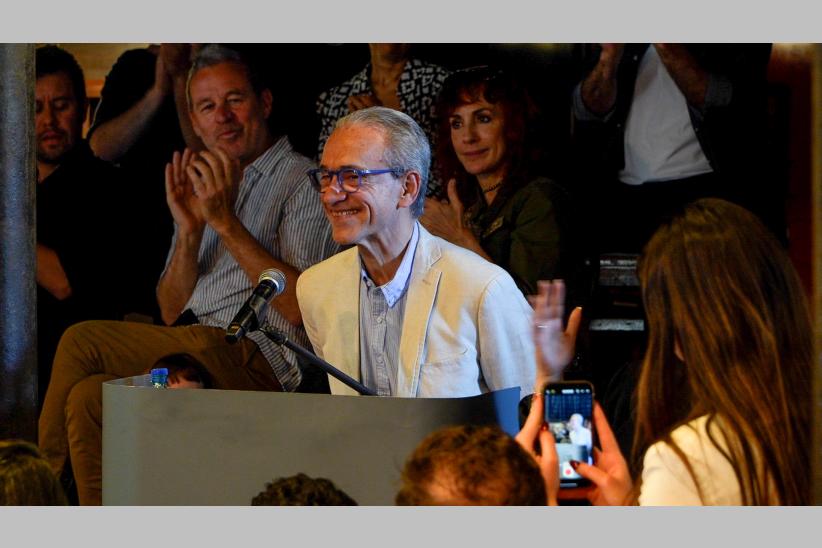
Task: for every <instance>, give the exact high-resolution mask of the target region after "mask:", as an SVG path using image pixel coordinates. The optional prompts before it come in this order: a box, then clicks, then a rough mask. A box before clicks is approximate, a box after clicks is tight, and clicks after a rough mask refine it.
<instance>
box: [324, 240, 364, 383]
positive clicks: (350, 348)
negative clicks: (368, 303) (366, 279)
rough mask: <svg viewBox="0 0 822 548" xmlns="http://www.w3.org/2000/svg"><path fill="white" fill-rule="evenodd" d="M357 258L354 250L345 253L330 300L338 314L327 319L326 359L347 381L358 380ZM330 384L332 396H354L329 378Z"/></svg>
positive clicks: (357, 255)
mask: <svg viewBox="0 0 822 548" xmlns="http://www.w3.org/2000/svg"><path fill="white" fill-rule="evenodd" d="M360 269H361V266H360V255H359V253H357V251H356V249H353V250H351V252H350V253H348V257H346V258H345V264H344V265H343V268H340V273H339V277H338V278H337V279H336V280H335V289H334V291H333V294H331V293H329V295H328V296H329V298H331V299H333V300H334V301H337V302H336V304H335V306H334V308H335V309H336V310H338V311H340V313H339V314H338V315H337V316H336V317H334V318H328V323H327V325H328V327H329V329H328V330H327V332H326V340H327V344H326V346H325V348H326V351H325V359H326V361H328V363H330V364H331V365H333V366H334V367H336V368H338V369H340V370H341V371H343V372H344V373H346V374H347V375H349V376H350V377H352V378H354V379H356V380H358V381H359V380H361V378H360V323H359V318H360ZM329 382H331V383H333V384H334V385H336V387H337V388H335V389H333V390H332V393H335V394H351V395H355V394H356V392H355V391H354V390H352V389H351V388H348V387H347V386H346V385H344V384H343V383H341V382H340V381H338V380H336V379H334V378H331V377H329Z"/></svg>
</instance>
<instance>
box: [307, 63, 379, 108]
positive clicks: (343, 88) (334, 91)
mask: <svg viewBox="0 0 822 548" xmlns="http://www.w3.org/2000/svg"><path fill="white" fill-rule="evenodd" d="M367 71H368V67H367V66H365V67H363V68H362V69H361V70H360V71H359V72H357V73H356V74H354V75H352V76H351V77H350V78H348V79H347V80H344V81H343V82H341V83H339V84H337V85H335V86H331V87H330V88H328V89H327V90H326V91H324V92H322V93H321V94H320V96H319V99H318V102H319V103H320V104H326V106H330V105H334V104H338V103H341V102H344V101H346V100H347V99H348V97H349V96H350V95H351V93H352V91H353V90H354V89H355V88H357V87H359V86H360V85H361V84H362V83H363V82H366V81H367Z"/></svg>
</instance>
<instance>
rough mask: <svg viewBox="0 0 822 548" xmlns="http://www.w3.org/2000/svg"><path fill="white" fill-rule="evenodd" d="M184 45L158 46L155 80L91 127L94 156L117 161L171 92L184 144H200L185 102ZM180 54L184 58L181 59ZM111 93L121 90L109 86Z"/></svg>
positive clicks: (143, 130)
mask: <svg viewBox="0 0 822 548" xmlns="http://www.w3.org/2000/svg"><path fill="white" fill-rule="evenodd" d="M187 47H188V45H187V44H163V45H162V46H160V51H159V52H158V54H157V61H156V62H155V66H154V84H153V85H152V86H151V87H150V88H149V89H148V91H146V92H145V94H144V95H143V96H142V97H141V98H140V99H139V100H137V101H136V102H135V103H134V104H132V105H131V106H130V107H129V108H128V109H127V110H125V111H123V112H122V113H120V114H118V115H117V116H114V117H112V118H111V119H109V120H105V121H103V122H100V123H99V124H97V125H96V127H95V128H94V130H93V131H92V133H91V136H90V138H89V144H90V145H91V148H92V150H93V151H94V153H95V154H96V155H97V156H99V157H100V158H102V159H104V160H107V161H110V162H116V161H117V160H119V159H120V158H121V157H122V156H123V155H125V154H126V153H127V152H128V151H129V149H131V147H132V146H134V144H135V143H136V142H137V140H138V139H139V138H140V137H141V136H142V135H143V133H144V132H145V131H146V129H147V128H148V127H149V125H150V124H151V122H152V120H154V118H155V116H157V113H158V112H159V110H160V108H161V107H162V105H163V102H164V101H165V98H166V96H167V95H168V94H169V93H173V94H174V102H175V105H176V107H177V117H178V120H179V122H180V129H181V130H182V134H183V137H184V138H185V141H186V145H187V146H188V147H189V148H191V149H193V150H200V149H201V148H202V143H201V142H200V140H199V138H197V136H196V135H195V134H194V131H193V129H192V128H191V121H190V120H189V117H188V107H187V104H186V97H185V85H186V73H187V70H188V65H187V63H188V60H187V59H188V52H189V50H188V49H187ZM183 58H184V59H185V61H184V62H182V61H181V59H183ZM116 68H117V67H116V66H115V69H116ZM113 70H114V69H113ZM112 85H114V86H117V85H119V84H118V83H117V80H115V84H112ZM111 93H114V94H117V93H122V91H121V90H117V89H112V90H110V94H111ZM106 95H107V94H106V93H105V92H104V94H103V99H102V101H103V103H105V102H106V100H107V98H106ZM108 100H111V99H108ZM103 106H105V105H104V104H103Z"/></svg>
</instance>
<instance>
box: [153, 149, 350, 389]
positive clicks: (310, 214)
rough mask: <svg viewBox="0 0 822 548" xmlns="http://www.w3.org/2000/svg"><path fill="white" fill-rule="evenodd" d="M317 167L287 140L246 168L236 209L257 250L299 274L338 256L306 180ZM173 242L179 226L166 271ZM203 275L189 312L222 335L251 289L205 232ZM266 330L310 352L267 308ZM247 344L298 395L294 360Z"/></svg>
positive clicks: (264, 345)
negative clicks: (257, 350)
mask: <svg viewBox="0 0 822 548" xmlns="http://www.w3.org/2000/svg"><path fill="white" fill-rule="evenodd" d="M313 167H314V164H313V163H312V162H311V160H309V159H308V158H306V157H304V156H302V155H300V154H298V153H296V152H295V151H294V150H293V149H292V148H291V145H290V143H289V142H288V139H287V138H286V137H282V138H280V139H279V140H278V141H277V142H276V143H275V144H274V145H272V146H271V148H269V149H268V150H266V151H265V152H264V153H263V154H261V155H260V156H259V157H258V158H257V159H256V160H254V162H252V163H251V164H250V165H249V166H247V167H246V168H245V171H244V172H243V178H242V181H241V182H240V186H239V190H238V195H237V201H236V203H235V204H234V212H235V214H236V215H237V217H238V218H239V220H240V222H242V224H243V226H245V228H246V229H247V230H248V231H249V232H250V233H251V234H252V235H253V236H254V238H256V240H257V241H258V242H259V243H260V245H262V246H263V247H264V248H265V249H266V251H268V252H269V253H270V254H271V255H272V256H273V257H274V258H276V259H278V260H280V261H282V262H284V263H286V264H289V265H291V266H292V267H294V268H296V269H297V270H299V271H301V272H302V271H303V270H305V269H307V268H308V267H309V266H311V265H313V264H315V263H318V262H320V261H322V260H323V259H325V258H327V257H329V256H331V255H333V254H334V253H336V252H337V251H338V246H337V245H336V244H335V243H334V241H333V240H332V239H331V229H330V225H329V223H328V221H327V219H326V218H325V215H324V213H323V210H322V205H321V201H320V199H319V197H318V196H317V193H316V192H315V191H314V190H313V189H312V188H311V185H310V184H309V181H308V177H307V176H306V171H307V170H309V169H311V168H313ZM176 240H177V227H176V226H175V230H174V236H173V239H172V245H171V251H170V253H169V256H168V260H167V261H166V268H168V264H169V262H170V261H171V256H172V254H173V253H174V247H175V244H176ZM198 270H199V277H198V278H197V285H196V286H195V287H194V293H192V295H191V298H190V299H189V300H188V303H186V308H190V309H191V311H192V312H194V313H195V314H196V315H197V318H198V319H199V321H200V323H201V324H203V325H208V326H213V327H219V328H223V329H224V328H226V327H227V326H228V324H229V323H230V322H231V320H232V318H233V317H234V315H235V314H236V313H237V311H238V310H239V309H240V307H241V306H242V304H243V303H244V302H245V300H246V299H247V298H248V297H249V295H250V294H251V291H252V290H253V284H252V282H251V280H249V279H248V276H246V274H245V271H243V269H242V268H241V267H240V265H239V264H238V263H237V261H236V260H235V259H234V257H232V256H231V254H230V253H229V252H228V250H227V249H226V247H225V246H224V245H223V243H222V242H221V241H220V238H219V236H218V235H217V233H216V232H215V231H214V229H212V228H211V226H208V225H207V226H206V228H205V233H204V234H203V240H202V243H201V244H200V252H199V257H198ZM288 283H290V284H293V283H296V280H293V279H289V280H288ZM255 284H256V280H255ZM261 321H262V319H261ZM268 322H269V323H270V324H271V325H272V326H274V327H276V328H277V329H279V330H281V331H283V332H285V333H286V334H287V335H288V337H289V338H290V339H291V340H292V341H294V342H296V343H298V344H300V345H302V346H308V344H309V341H308V337H307V336H306V334H305V331H304V330H303V329H302V328H301V327H295V326H293V325H291V324H290V323H289V322H288V321H286V320H285V318H283V317H282V316H281V315H280V313H279V312H277V311H276V310H275V309H274V307H272V306H269V307H268ZM248 337H249V338H250V339H252V340H253V341H254V342H256V343H257V345H258V346H259V347H260V350H261V351H262V353H263V355H264V356H265V357H266V359H267V360H268V363H270V364H271V367H272V369H273V370H274V374H275V375H276V376H277V379H278V380H279V381H280V384H282V386H283V388H284V389H286V390H294V389H296V388H297V385H298V384H299V383H300V380H301V379H302V374H301V373H300V370H299V367H298V366H297V360H296V356H294V354H293V353H292V352H291V351H290V350H288V349H285V348H282V347H279V346H277V345H276V344H274V343H272V342H271V341H269V340H268V339H267V338H266V337H265V335H263V334H262V333H261V332H259V331H257V332H253V333H250V334H249V335H248Z"/></svg>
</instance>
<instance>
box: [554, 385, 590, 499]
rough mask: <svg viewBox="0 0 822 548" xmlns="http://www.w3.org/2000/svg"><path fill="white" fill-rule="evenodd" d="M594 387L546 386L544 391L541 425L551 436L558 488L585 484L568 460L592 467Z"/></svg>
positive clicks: (585, 481) (586, 483)
mask: <svg viewBox="0 0 822 548" xmlns="http://www.w3.org/2000/svg"><path fill="white" fill-rule="evenodd" d="M593 409H594V388H593V385H591V383H588V382H561V383H550V384H548V386H546V388H545V422H546V423H548V428H550V430H551V432H552V433H553V434H554V440H555V441H556V444H557V456H558V457H559V480H560V485H561V486H562V487H578V486H581V485H588V483H589V482H588V480H586V479H585V478H583V477H582V476H580V475H579V474H577V473H576V472H575V471H574V469H573V468H572V467H571V462H570V461H572V460H576V461H579V462H587V463H588V464H593V448H594V433H593V424H592V421H593Z"/></svg>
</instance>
